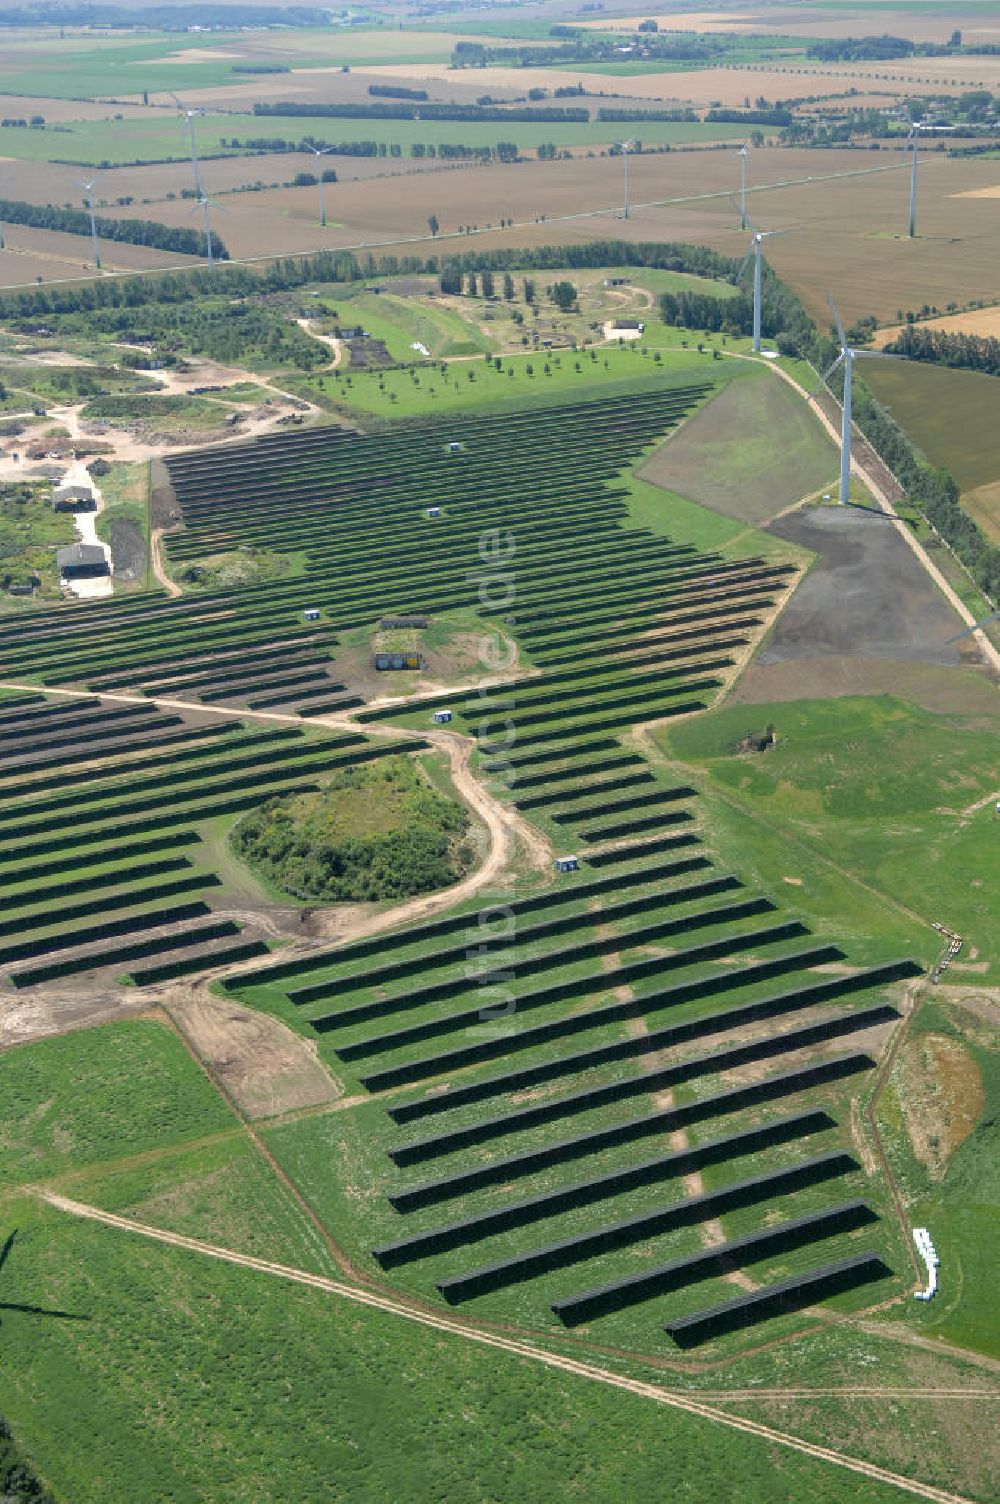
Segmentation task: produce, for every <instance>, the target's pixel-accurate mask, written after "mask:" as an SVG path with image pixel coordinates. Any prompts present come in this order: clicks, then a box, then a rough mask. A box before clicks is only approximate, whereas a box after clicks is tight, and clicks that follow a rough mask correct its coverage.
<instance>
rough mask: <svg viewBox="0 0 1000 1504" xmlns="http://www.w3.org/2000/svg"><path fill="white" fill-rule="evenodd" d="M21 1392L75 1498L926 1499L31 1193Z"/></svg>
mask: <svg viewBox="0 0 1000 1504" xmlns="http://www.w3.org/2000/svg"><path fill="white" fill-rule="evenodd" d="M7 1219H8V1221H9V1220H11V1219H13V1220H14V1221H15V1225H17V1226H18V1228H19V1233H18V1237H17V1240H16V1242H15V1244H14V1248H13V1250H12V1253H11V1256H10V1258H9V1259H8V1261H7V1264H6V1265H5V1268H4V1271H3V1275H4V1279H3V1285H4V1292H5V1294H4V1298H5V1299H6V1300H8V1301H20V1302H25V1303H29V1302H30V1303H36V1304H45V1305H47V1306H48V1307H49V1308H58V1309H59V1310H61V1311H65V1312H66V1313H67V1316H68V1317H70V1318H72V1317H77V1318H84V1319H77V1320H72V1319H59V1318H58V1317H50V1318H43V1317H32V1316H30V1315H27V1314H20V1313H17V1312H11V1311H4V1313H3V1323H4V1326H3V1335H4V1352H5V1362H4V1365H3V1369H2V1371H0V1410H2V1412H3V1413H4V1414H5V1415H6V1416H7V1417H8V1418H9V1420H10V1421H11V1423H12V1424H13V1426H14V1429H15V1433H16V1435H17V1437H18V1439H19V1441H20V1443H21V1445H22V1447H23V1448H24V1450H25V1452H26V1453H27V1455H28V1456H29V1458H30V1459H31V1460H32V1461H33V1462H34V1464H35V1466H36V1467H37V1469H38V1471H39V1473H40V1474H41V1476H42V1477H43V1479H44V1480H45V1481H47V1482H48V1483H49V1484H50V1486H51V1487H53V1488H54V1490H55V1491H56V1493H57V1496H58V1497H60V1498H65V1499H72V1500H74V1504H85V1501H90V1500H96V1499H97V1498H100V1499H101V1500H102V1501H105V1504H131V1501H133V1500H135V1499H138V1498H146V1499H168V1498H169V1499H172V1500H175V1501H177V1504H196V1501H198V1500H202V1499H205V1498H211V1499H212V1500H213V1501H218V1504H244V1501H245V1500H246V1499H247V1498H250V1497H252V1498H254V1499H255V1500H257V1501H259V1504H287V1501H288V1500H290V1499H294V1500H295V1501H296V1504H321V1501H322V1504H326V1501H328V1500H332V1499H335V1500H341V1499H343V1500H345V1501H346V1500H350V1501H351V1504H424V1501H426V1500H428V1499H433V1498H441V1499H445V1498H447V1499H455V1500H462V1501H463V1504H464V1501H469V1504H493V1501H495V1500H498V1499H515V1498H516V1499H518V1500H523V1501H526V1504H535V1501H537V1504H550V1501H551V1500H553V1499H567V1500H569V1499H593V1498H600V1497H604V1496H606V1495H607V1494H609V1493H611V1492H619V1493H620V1494H621V1496H622V1497H624V1498H627V1499H629V1500H637V1501H645V1500H652V1499H655V1498H659V1497H661V1490H662V1479H663V1476H664V1473H665V1472H669V1474H670V1478H671V1497H672V1498H676V1499H691V1500H695V1499H701V1498H704V1497H706V1490H708V1491H709V1496H711V1497H715V1498H724V1497H725V1496H726V1490H727V1488H728V1486H729V1483H730V1481H731V1479H732V1477H733V1474H734V1472H735V1471H738V1472H739V1476H740V1496H741V1499H745V1500H746V1501H747V1504H797V1501H798V1500H801V1499H802V1498H803V1497H806V1496H807V1497H809V1498H810V1499H811V1500H814V1501H815V1504H841V1501H842V1500H843V1499H844V1498H845V1493H844V1489H845V1487H849V1488H850V1497H851V1499H852V1500H854V1501H857V1504H890V1501H895V1500H901V1499H902V1498H904V1497H905V1496H904V1495H903V1494H902V1493H901V1492H900V1491H898V1490H896V1489H894V1488H892V1487H888V1486H886V1485H882V1484H878V1483H875V1482H870V1481H868V1480H863V1479H861V1478H858V1477H856V1476H851V1475H847V1474H842V1473H841V1472H840V1471H839V1470H838V1469H835V1468H832V1467H830V1466H828V1465H827V1464H826V1463H824V1462H820V1461H814V1460H813V1459H810V1458H806V1457H803V1456H801V1455H798V1454H796V1453H794V1452H790V1451H786V1450H785V1449H783V1448H775V1447H773V1446H771V1445H769V1444H768V1443H766V1442H764V1441H762V1440H758V1439H756V1438H752V1437H747V1436H744V1435H738V1434H736V1433H733V1432H729V1431H727V1430H725V1429H723V1428H721V1427H719V1426H716V1425H714V1424H712V1423H711V1422H710V1421H707V1420H703V1419H701V1418H696V1417H693V1416H687V1415H682V1414H680V1413H677V1412H675V1411H672V1410H667V1409H664V1408H663V1407H661V1406H659V1405H656V1404H653V1403H651V1402H649V1401H646V1400H644V1399H641V1398H639V1397H638V1396H634V1395H629V1394H623V1393H619V1392H616V1391H614V1390H611V1389H608V1388H605V1387H603V1386H599V1385H597V1384H593V1383H589V1382H587V1381H586V1380H584V1379H582V1378H577V1377H574V1376H572V1375H569V1374H561V1373H557V1372H553V1371H552V1370H550V1369H543V1368H542V1367H540V1366H535V1365H533V1364H532V1363H531V1362H529V1361H526V1360H523V1359H519V1358H516V1357H514V1356H511V1355H508V1354H505V1353H502V1352H491V1351H489V1350H485V1349H483V1348H480V1347H478V1346H476V1345H474V1344H472V1343H467V1342H464V1341H462V1340H461V1339H460V1338H457V1337H450V1336H446V1335H443V1334H431V1333H428V1332H427V1331H425V1330H422V1329H421V1328H420V1327H418V1326H416V1325H413V1324H410V1323H409V1322H407V1321H405V1320H402V1319H400V1318H398V1317H396V1316H394V1315H390V1314H386V1313H382V1312H377V1311H370V1310H365V1309H363V1308H361V1307H357V1306H353V1305H348V1304H346V1303H344V1302H343V1301H340V1300H337V1299H336V1298H334V1297H331V1296H328V1295H326V1294H324V1293H322V1292H320V1291H316V1290H309V1289H305V1288H302V1287H301V1286H297V1285H295V1284H291V1283H283V1282H280V1281H278V1280H275V1279H271V1278H268V1277H266V1276H264V1275H261V1274H257V1273H253V1272H249V1271H246V1270H241V1269H237V1268H233V1267H231V1266H228V1265H225V1264H221V1263H217V1262H214V1261H210V1260H207V1259H199V1258H198V1257H197V1256H196V1255H192V1254H189V1253H184V1252H180V1251H177V1250H175V1249H170V1248H165V1247H161V1246H157V1245H155V1244H152V1243H146V1242H144V1241H141V1240H139V1239H137V1238H130V1237H129V1236H128V1234H125V1233H121V1232H118V1231H115V1230H112V1229H108V1228H105V1227H100V1226H95V1225H92V1224H88V1223H84V1222H76V1221H73V1220H72V1219H70V1218H68V1217H66V1216H64V1215H62V1214H59V1213H55V1212H49V1211H47V1210H39V1209H38V1208H37V1207H35V1206H33V1205H31V1204H29V1203H25V1202H22V1203H20V1204H18V1205H13V1206H10V1207H9V1208H8V1209H7Z"/></svg>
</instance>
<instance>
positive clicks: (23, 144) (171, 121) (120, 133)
mask: <svg viewBox="0 0 1000 1504" xmlns="http://www.w3.org/2000/svg"><path fill="white" fill-rule="evenodd" d="M177 71H178V72H180V73H183V72H185V71H187V70H185V69H183V68H180V69H178V70H177ZM2 79H3V72H2V69H0V82H2ZM130 82H132V86H133V89H142V88H144V87H146V88H160V89H163V88H165V87H167V85H166V84H164V83H159V84H157V83H153V82H150V83H148V84H147V83H146V78H145V74H144V73H139V72H138V70H137V72H136V75H135V76H134V81H133V80H130ZM223 82H231V83H238V82H240V78H239V75H236V76H235V77H229V76H225V77H222V78H218V77H217V78H214V79H213V78H208V79H206V80H204V83H203V82H202V80H201V79H200V78H199V79H198V82H197V84H196V85H195V86H196V87H211V86H213V85H215V84H218V83H223ZM171 85H172V87H174V88H183V87H187V88H190V87H191V84H190V83H187V82H182V80H181V79H180V78H175V76H174V75H171ZM118 88H119V89H121V75H120V74H119V75H118ZM39 92H42V93H44V92H47V91H45V90H40V91H39ZM289 92H290V93H292V92H294V85H293V84H292V83H290V84H289ZM620 133H621V126H620V125H618V124H617V123H615V122H611V123H607V124H605V123H602V122H601V121H598V120H582V121H539V122H537V123H529V124H525V123H523V122H520V121H510V122H509V123H508V122H507V121H503V120H379V119H372V118H370V117H365V116H360V117H350V116H345V117H323V116H301V115H266V116H260V117H256V116H249V117H248V116H233V115H206V116H204V117H203V118H201V119H200V120H199V121H198V147H199V151H200V153H201V155H202V156H203V157H217V156H242V155H245V154H246V151H247V148H244V147H231V146H229V145H227V144H225V143H227V142H228V141H230V140H231V138H232V137H234V136H235V137H237V138H238V139H239V140H240V141H241V142H245V141H247V140H251V139H254V138H271V139H274V138H280V139H282V140H284V141H291V142H297V141H301V140H302V138H303V137H304V136H310V137H312V138H314V139H315V140H317V141H330V142H340V141H376V142H379V143H382V142H384V143H385V144H386V146H399V147H401V148H402V151H403V154H404V156H409V153H410V147H411V145H413V144H415V143H421V142H422V143H423V144H424V145H427V146H435V147H436V146H441V145H464V146H470V147H476V146H496V144H497V142H498V141H511V142H513V143H514V144H515V145H516V146H517V148H518V150H519V151H521V152H523V153H525V154H530V155H534V153H535V151H536V149H537V148H538V146H539V145H542V144H548V143H551V144H552V145H554V146H559V147H588V146H589V147H600V146H608V145H611V144H612V143H613V142H614V141H615V140H616V139H617V137H618V136H619V135H620ZM738 136H739V126H736V125H731V124H730V125H725V124H703V123H701V122H700V121H697V122H691V123H688V122H684V121H680V122H675V121H643V122H642V123H641V139H642V141H643V143H644V144H645V145H646V146H689V145H691V144H693V143H705V144H709V143H711V142H715V141H729V140H733V139H736V138H737V137H738ZM251 150H252V149H251ZM189 152H190V148H189V146H188V145H187V137H186V136H182V135H181V133H180V132H179V131H178V129H177V126H176V123H175V117H174V116H173V115H171V114H169V113H168V112H167V111H163V118H162V119H148V118H144V117H142V118H128V119H122V120H75V121H71V122H68V123H66V124H62V123H60V124H59V125H46V126H44V127H36V128H35V129H33V130H24V129H21V128H19V127H15V126H0V153H2V154H3V155H4V156H8V157H13V158H16V159H18V160H22V161H29V162H70V163H76V164H80V165H87V166H99V167H114V166H120V165H124V164H128V163H142V162H183V161H187V159H188V156H189ZM332 160H333V162H334V164H336V160H337V159H336V157H333V158H332ZM347 160H350V159H347ZM129 212H130V213H132V214H134V213H135V211H134V210H131V211H129Z"/></svg>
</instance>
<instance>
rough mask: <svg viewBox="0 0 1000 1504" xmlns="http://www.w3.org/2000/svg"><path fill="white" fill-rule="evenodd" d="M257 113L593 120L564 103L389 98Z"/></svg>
mask: <svg viewBox="0 0 1000 1504" xmlns="http://www.w3.org/2000/svg"><path fill="white" fill-rule="evenodd" d="M253 112H254V114H255V115H261V116H263V115H296V116H303V115H307V116H322V117H324V118H329V119H336V120H342V119H348V120H417V119H420V120H516V121H518V122H519V123H522V124H526V125H531V124H533V123H536V122H553V121H555V122H559V121H562V122H566V123H571V124H574V123H579V122H580V121H582V120H589V119H590V111H589V110H586V109H583V108H582V107H579V106H568V107H567V106H564V105H509V106H502V105H491V104H423V103H420V104H407V103H405V102H401V103H396V102H394V101H391V100H387V101H386V102H385V103H384V104H329V103H326V104H317V103H315V102H313V101H304V100H292V99H282V100H279V101H278V102H277V103H276V104H270V103H257V104H255V105H254V107H253Z"/></svg>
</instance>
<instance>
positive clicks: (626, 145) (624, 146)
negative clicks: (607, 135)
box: [618, 141, 635, 219]
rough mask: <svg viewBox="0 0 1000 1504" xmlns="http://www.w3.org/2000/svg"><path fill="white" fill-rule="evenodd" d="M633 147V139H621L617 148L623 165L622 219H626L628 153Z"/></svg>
mask: <svg viewBox="0 0 1000 1504" xmlns="http://www.w3.org/2000/svg"><path fill="white" fill-rule="evenodd" d="M634 147H635V142H634V141H623V142H622V143H621V146H620V147H619V148H618V149H619V151H620V152H621V154H622V162H623V164H624V167H625V208H624V211H623V213H622V218H623V219H628V154H629V152H630V151H632V150H633V149H634Z"/></svg>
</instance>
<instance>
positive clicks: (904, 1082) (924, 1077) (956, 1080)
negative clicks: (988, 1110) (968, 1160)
mask: <svg viewBox="0 0 1000 1504" xmlns="http://www.w3.org/2000/svg"><path fill="white" fill-rule="evenodd" d="M897 1092H898V1095H899V1100H900V1103H901V1104H902V1108H903V1116H904V1118H905V1120H906V1131H907V1135H908V1136H909V1140H910V1143H911V1145H912V1147H913V1152H914V1154H915V1155H916V1156H917V1158H918V1159H919V1160H920V1162H921V1164H924V1165H926V1166H927V1169H928V1170H929V1171H930V1174H931V1177H932V1178H933V1179H934V1180H940V1179H941V1177H942V1176H943V1174H944V1171H945V1167H946V1165H947V1163H948V1160H949V1159H950V1158H951V1156H952V1154H954V1152H955V1150H956V1149H957V1148H958V1146H959V1144H961V1143H962V1141H963V1140H964V1139H966V1138H968V1136H969V1134H970V1133H971V1132H972V1130H973V1129H974V1128H975V1126H976V1124H977V1122H978V1121H979V1118H980V1116H981V1114H982V1110H983V1102H984V1097H983V1082H982V1077H981V1076H980V1073H979V1067H978V1065H977V1064H976V1062H975V1060H974V1059H973V1057H972V1056H971V1055H970V1054H969V1052H968V1050H966V1049H965V1047H964V1046H963V1045H962V1044H960V1043H959V1041H958V1040H957V1039H951V1038H949V1037H948V1036H947V1035H944V1034H924V1035H921V1036H919V1038H917V1039H911V1040H910V1041H909V1042H908V1043H907V1045H906V1046H905V1047H904V1049H903V1051H902V1054H901V1056H900V1059H899V1064H898V1066H897Z"/></svg>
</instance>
